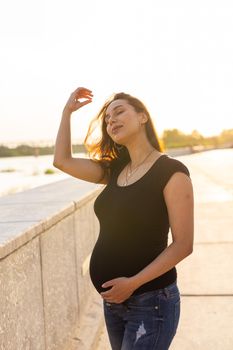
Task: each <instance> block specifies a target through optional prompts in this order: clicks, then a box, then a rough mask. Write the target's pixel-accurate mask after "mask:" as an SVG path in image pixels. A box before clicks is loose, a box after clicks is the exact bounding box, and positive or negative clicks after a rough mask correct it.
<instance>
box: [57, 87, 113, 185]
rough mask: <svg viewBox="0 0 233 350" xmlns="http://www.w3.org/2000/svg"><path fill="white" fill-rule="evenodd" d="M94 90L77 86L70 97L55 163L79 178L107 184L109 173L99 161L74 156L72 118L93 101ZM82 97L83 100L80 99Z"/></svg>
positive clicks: (59, 136)
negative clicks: (73, 114) (74, 113)
mask: <svg viewBox="0 0 233 350" xmlns="http://www.w3.org/2000/svg"><path fill="white" fill-rule="evenodd" d="M92 97H93V95H92V91H91V90H89V89H86V88H83V87H79V88H77V89H76V90H75V91H74V92H73V93H72V94H71V95H70V97H69V99H68V101H67V103H66V105H65V107H64V109H63V113H62V118H61V123H60V126H59V130H58V133H57V138H56V143H55V151H54V159H53V165H54V166H55V167H56V168H58V169H60V170H62V171H63V172H65V173H67V174H69V175H71V176H74V177H76V178H78V179H81V180H85V181H89V182H94V183H102V184H107V179H108V174H107V173H106V174H105V172H104V169H103V168H102V167H101V165H100V164H99V163H98V162H95V161H93V160H92V159H85V158H74V157H72V144H71V130H70V118H71V114H72V113H73V112H75V111H77V110H78V109H79V108H81V107H83V106H85V105H87V104H88V103H91V102H92ZM80 99H81V100H82V101H80Z"/></svg>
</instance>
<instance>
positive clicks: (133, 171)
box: [123, 149, 155, 186]
mask: <svg viewBox="0 0 233 350" xmlns="http://www.w3.org/2000/svg"><path fill="white" fill-rule="evenodd" d="M154 151H155V149H153V150H152V151H151V152H150V153H149V154H148V155H147V156H146V157H145V158H144V159H143V161H142V162H141V163H139V164H138V166H137V167H136V168H135V169H134V170H131V162H130V165H129V166H127V170H126V176H125V179H126V180H125V183H124V184H123V186H126V185H127V184H128V181H129V178H130V177H131V176H132V175H133V174H134V173H136V171H137V170H138V168H139V167H140V165H142V164H143V163H144V162H145V161H146V159H147V158H148V157H149V156H150V155H151V154H152V153H153V152H154ZM128 168H130V171H129V175H128Z"/></svg>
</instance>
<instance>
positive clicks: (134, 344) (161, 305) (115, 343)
mask: <svg viewBox="0 0 233 350" xmlns="http://www.w3.org/2000/svg"><path fill="white" fill-rule="evenodd" d="M103 303H104V316H105V323H106V327H107V331H108V336H109V340H110V344H111V347H112V350H167V349H168V348H169V346H170V344H171V342H172V339H173V337H174V335H175V333H176V330H177V327H178V323H179V318H180V292H179V289H178V287H177V281H175V282H173V283H172V284H170V285H169V286H167V287H165V288H163V289H157V290H154V291H152V292H146V293H142V294H139V295H132V296H131V297H129V298H128V299H127V300H126V301H125V302H123V303H121V304H115V303H108V302H106V301H103Z"/></svg>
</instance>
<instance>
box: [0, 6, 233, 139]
mask: <svg viewBox="0 0 233 350" xmlns="http://www.w3.org/2000/svg"><path fill="white" fill-rule="evenodd" d="M0 45H1V51H0V126H1V127H0V144H2V143H14V142H16V143H17V142H23V141H25V142H29V143H36V144H38V143H41V142H45V141H46V142H47V141H50V142H52V143H54V142H55V139H56V134H57V131H58V128H59V123H60V119H61V114H62V110H63V107H64V104H65V103H66V101H67V99H68V98H69V95H70V94H71V92H72V91H73V90H75V89H76V88H77V87H79V86H84V87H86V88H88V89H90V90H92V92H93V94H94V98H93V102H92V103H91V104H89V105H87V106H84V107H83V108H82V109H80V110H78V111H77V112H75V113H74V114H73V115H72V121H71V128H72V140H73V142H76V141H77V142H82V141H83V140H84V138H85V136H86V133H87V129H88V126H89V124H90V122H91V120H92V119H93V118H94V117H95V115H96V114H97V112H98V111H99V110H100V108H101V106H102V104H103V103H104V102H105V100H106V99H107V98H108V97H109V96H110V95H112V93H114V92H120V91H124V92H127V93H130V94H131V95H134V96H136V97H138V98H139V99H141V100H142V101H143V102H144V103H145V104H146V106H147V108H148V109H149V111H150V113H151V116H152V119H153V121H154V125H155V128H156V130H157V132H158V134H159V135H162V132H163V130H165V129H173V128H176V129H179V130H181V131H183V132H184V133H190V132H192V131H193V130H198V131H199V132H200V133H201V134H202V135H203V136H209V135H216V134H219V133H220V132H221V131H222V130H223V129H230V128H233V118H232V115H233V2H232V0H228V1H227V0H217V1H215V0H196V1H187V0H176V1H174V0H145V1H141V0H118V1H113V0H98V1H97V0H96V1H95V0H89V1H80V0H76V1H75V0H63V1H60V0H46V1H43V0H40V1H39V0H21V1H18V0H8V1H4V2H3V1H2V2H1V4H0Z"/></svg>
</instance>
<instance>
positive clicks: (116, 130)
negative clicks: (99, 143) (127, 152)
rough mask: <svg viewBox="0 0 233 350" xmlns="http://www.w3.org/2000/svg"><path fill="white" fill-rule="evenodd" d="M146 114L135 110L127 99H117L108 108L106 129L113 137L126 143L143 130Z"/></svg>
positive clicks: (121, 142) (116, 140) (114, 139)
mask: <svg viewBox="0 0 233 350" xmlns="http://www.w3.org/2000/svg"><path fill="white" fill-rule="evenodd" d="M143 120H144V121H145V115H144V114H143V113H138V112H136V111H135V109H134V107H133V106H131V105H130V104H129V103H128V101H126V100H123V99H121V100H115V101H113V102H111V103H110V105H109V106H108V108H107V110H106V115H105V122H106V130H107V133H108V135H109V136H110V137H111V139H112V140H113V141H114V142H116V143H119V144H124V145H126V142H127V140H129V139H131V138H132V137H133V136H135V134H138V133H139V132H141V129H142V126H141V124H142V123H143Z"/></svg>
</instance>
